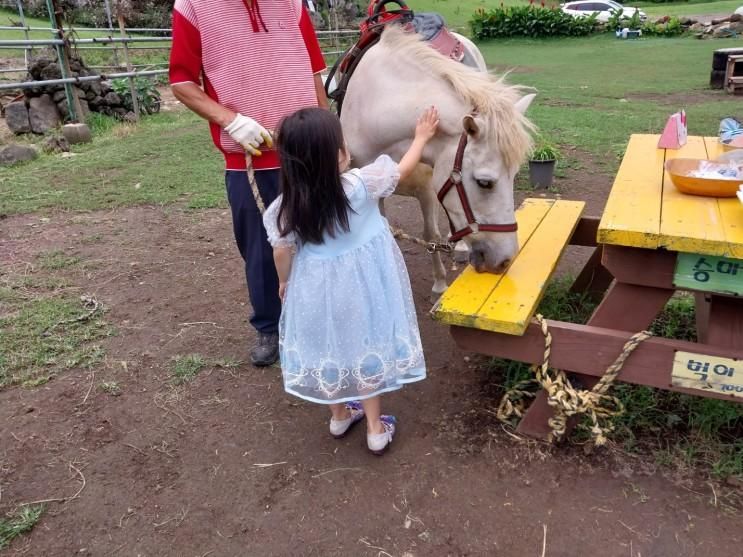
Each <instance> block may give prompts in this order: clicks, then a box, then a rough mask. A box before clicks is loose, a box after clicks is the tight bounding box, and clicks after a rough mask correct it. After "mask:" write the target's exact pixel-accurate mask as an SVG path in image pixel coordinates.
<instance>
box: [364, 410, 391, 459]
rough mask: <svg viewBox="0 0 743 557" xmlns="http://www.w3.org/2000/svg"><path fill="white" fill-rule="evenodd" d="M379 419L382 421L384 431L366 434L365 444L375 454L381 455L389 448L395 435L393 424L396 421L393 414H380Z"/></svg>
mask: <svg viewBox="0 0 743 557" xmlns="http://www.w3.org/2000/svg"><path fill="white" fill-rule="evenodd" d="M379 420H380V421H381V422H382V427H383V428H384V432H383V433H367V434H366V444H367V446H368V447H369V450H370V451H371V452H373V453H374V454H375V455H382V454H384V452H385V451H386V450H387V449H388V448H389V446H390V443H392V438H393V437H394V436H395V429H396V428H395V424H396V423H397V419H396V418H395V417H394V416H381V417H380V418H379Z"/></svg>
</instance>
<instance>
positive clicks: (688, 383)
mask: <svg viewBox="0 0 743 557" xmlns="http://www.w3.org/2000/svg"><path fill="white" fill-rule="evenodd" d="M671 383H672V384H673V385H674V386H677V387H686V388H689V389H697V390H700V391H715V392H718V393H724V394H727V395H730V396H734V397H740V398H743V362H739V361H737V360H732V359H730V358H718V357H715V356H706V355H704V354H693V353H691V352H681V351H678V352H676V354H675V356H674V360H673V370H672V371H671Z"/></svg>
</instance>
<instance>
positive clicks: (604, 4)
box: [560, 0, 648, 23]
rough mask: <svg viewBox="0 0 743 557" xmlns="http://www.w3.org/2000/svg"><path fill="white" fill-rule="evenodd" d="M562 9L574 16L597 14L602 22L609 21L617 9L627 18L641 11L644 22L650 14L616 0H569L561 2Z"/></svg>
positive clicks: (641, 19)
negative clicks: (615, 0) (594, 0)
mask: <svg viewBox="0 0 743 557" xmlns="http://www.w3.org/2000/svg"><path fill="white" fill-rule="evenodd" d="M560 9H561V10H562V11H563V12H565V13H566V14H568V15H571V16H573V17H586V16H589V15H591V14H596V21H600V22H601V23H606V22H608V21H609V18H610V17H611V15H612V13H614V12H617V11H618V12H621V13H622V14H623V15H624V17H626V18H630V17H632V16H633V15H635V12H639V13H640V21H643V22H644V21H647V19H648V16H647V15H646V14H645V12H643V11H642V10H639V9H638V8H629V7H626V6H622V5H621V4H620V3H619V2H614V0H601V1H600V2H599V1H596V2H591V1H589V0H585V1H579V2H567V3H565V4H560Z"/></svg>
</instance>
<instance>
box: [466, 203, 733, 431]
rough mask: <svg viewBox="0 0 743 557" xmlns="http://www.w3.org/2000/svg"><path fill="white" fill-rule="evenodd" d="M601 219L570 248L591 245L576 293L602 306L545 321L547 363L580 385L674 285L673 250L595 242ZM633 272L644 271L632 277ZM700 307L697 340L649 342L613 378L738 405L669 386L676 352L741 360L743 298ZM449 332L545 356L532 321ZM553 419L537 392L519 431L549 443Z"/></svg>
mask: <svg viewBox="0 0 743 557" xmlns="http://www.w3.org/2000/svg"><path fill="white" fill-rule="evenodd" d="M598 222H599V221H598V219H597V218H592V217H583V218H582V219H581V220H580V222H579V224H578V227H577V228H576V230H575V232H574V233H573V236H572V238H571V241H570V244H571V245H579V246H589V247H594V248H595V251H594V254H593V255H592V256H591V258H589V260H588V262H587V263H586V265H585V267H584V268H583V270H582V272H581V273H580V274H579V275H578V277H577V278H576V280H575V282H574V284H573V289H574V290H578V291H586V292H590V293H593V294H595V295H600V294H603V293H605V295H604V296H603V300H602V302H601V303H600V304H599V306H598V307H597V308H596V311H595V312H594V314H593V316H592V317H591V318H590V319H589V321H588V323H587V324H586V325H582V324H575V323H566V322H562V321H551V320H548V321H547V323H548V325H549V329H550V331H551V333H552V355H551V364H552V365H553V366H554V367H555V368H558V369H563V370H565V371H570V372H573V374H574V379H578V380H579V381H580V384H581V385H582V386H583V387H584V388H591V387H592V386H593V385H594V384H595V383H596V382H597V381H598V379H599V378H600V377H601V376H602V375H603V374H604V371H605V370H606V368H608V367H609V366H610V365H611V363H612V362H613V361H614V360H615V359H616V357H617V356H618V355H619V354H620V353H621V351H622V347H623V346H624V344H625V343H626V342H627V341H628V340H629V338H630V337H631V336H632V335H633V334H634V333H636V332H638V331H641V330H644V329H646V328H648V327H649V326H650V324H651V323H652V322H653V320H654V319H655V318H656V317H657V316H658V314H659V313H660V312H661V311H662V310H663V308H664V306H665V304H666V303H667V302H668V300H669V299H670V298H671V296H672V295H673V294H674V293H675V292H676V290H677V289H676V287H675V286H674V285H673V284H672V279H673V272H674V266H675V260H676V256H677V254H676V253H675V252H667V251H662V250H661V251H658V250H648V249H639V248H624V247H619V246H601V245H598V244H597V242H596V239H595V238H596V229H597V226H598ZM638 269H641V270H642V272H641V273H640V272H636V271H637V270H638ZM633 271H635V272H633ZM612 272H613V273H616V274H612ZM613 279H615V280H613ZM638 283H642V284H638ZM697 302H698V303H697V306H698V310H697V322H698V329H699V331H700V332H701V334H700V337H701V338H700V341H699V342H688V341H682V340H671V339H664V338H651V339H648V340H646V341H645V342H643V343H642V344H641V345H640V346H638V348H637V349H636V350H635V352H634V353H633V354H632V356H630V358H629V359H628V360H627V362H626V363H625V364H624V367H623V369H622V371H621V373H620V374H619V378H618V379H619V380H621V381H624V382H627V383H634V384H638V385H646V386H649V387H656V388H660V389H665V390H669V391H676V392H680V393H686V394H692V395H703V396H708V397H712V398H720V399H729V400H736V399H734V398H733V397H731V396H730V395H722V394H719V393H716V392H706V393H702V392H700V391H699V390H697V389H689V388H684V387H679V386H674V385H673V384H672V383H671V368H672V365H673V360H674V355H675V353H676V352H677V351H682V352H692V353H699V354H705V355H709V356H719V357H726V358H733V359H740V360H743V300H741V299H740V298H735V297H728V296H718V295H705V294H699V295H698V296H697ZM700 309H701V311H700ZM451 334H452V337H453V338H454V340H455V341H456V343H457V345H458V346H459V347H460V348H462V349H464V350H468V351H472V352H477V353H480V354H485V355H488V356H493V357H498V358H507V359H511V360H518V361H522V362H526V363H530V364H540V363H541V362H542V358H543V355H544V336H543V334H542V331H541V328H540V327H539V325H538V324H536V323H531V324H530V325H529V327H528V328H527V330H526V332H525V333H524V335H523V336H516V335H507V334H502V333H494V332H491V331H484V330H481V329H474V328H469V327H457V326H452V327H451ZM738 400H739V399H738ZM551 416H552V409H551V408H550V407H549V406H548V405H547V398H546V394H545V393H544V391H540V392H539V393H538V395H537V398H536V400H535V401H534V402H533V403H532V405H531V406H530V407H529V409H528V411H527V413H526V414H525V415H524V417H523V419H522V420H521V422H520V423H519V426H518V431H519V432H520V433H523V434H525V435H529V436H532V437H541V438H546V437H547V435H548V434H549V433H550V431H551V430H550V428H549V426H548V425H547V420H548V418H550V417H551Z"/></svg>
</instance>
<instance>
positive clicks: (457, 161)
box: [437, 131, 518, 244]
mask: <svg viewBox="0 0 743 557" xmlns="http://www.w3.org/2000/svg"><path fill="white" fill-rule="evenodd" d="M467 139H468V135H467V132H466V131H464V132H462V136H461V137H460V138H459V146H458V147H457V154H456V156H455V157H454V167H453V168H452V171H451V174H450V175H449V178H448V179H447V180H446V182H444V185H443V187H442V188H441V189H440V190H439V193H438V195H437V197H438V199H439V203H441V206H442V207H443V208H444V212H445V213H446V218H447V219H448V220H449V228H450V230H451V236H450V237H449V242H451V243H452V244H454V243H456V242H458V241H459V240H461V239H462V238H464V237H465V236H469V235H470V234H475V233H477V232H516V230H518V224H516V223H515V222H513V223H511V224H484V223H479V222H477V219H476V218H475V214H474V213H473V212H472V206H471V205H470V202H469V199H468V198H467V191H466V190H465V189H464V184H463V183H462V160H463V159H464V150H465V148H466V147H467ZM452 188H456V190H457V195H459V202H460V203H461V204H462V209H463V210H464V216H465V218H466V219H467V226H465V227H464V228H460V229H459V230H457V229H456V228H454V222H453V221H452V220H451V216H450V215H449V211H448V210H447V209H446V205H444V198H445V197H446V195H447V194H448V193H449V192H450V191H451V190H452Z"/></svg>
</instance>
